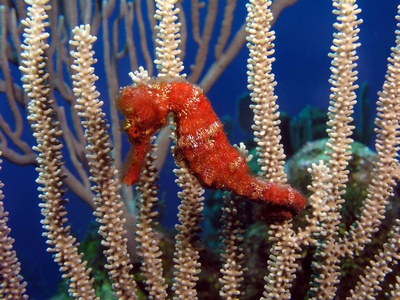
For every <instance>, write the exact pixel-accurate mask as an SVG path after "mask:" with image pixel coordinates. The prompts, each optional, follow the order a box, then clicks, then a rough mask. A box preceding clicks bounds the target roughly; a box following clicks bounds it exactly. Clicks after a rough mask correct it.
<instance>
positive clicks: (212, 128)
mask: <svg viewBox="0 0 400 300" xmlns="http://www.w3.org/2000/svg"><path fill="white" fill-rule="evenodd" d="M117 104H118V108H119V109H120V110H121V112H122V114H123V115H124V117H125V124H124V126H123V129H124V130H125V131H126V132H127V134H128V137H129V140H130V142H131V143H132V145H133V150H132V152H131V156H130V161H129V162H128V168H127V170H126V173H125V176H124V178H123V180H122V181H123V182H124V183H126V184H134V183H136V182H137V181H138V179H139V173H140V170H141V168H142V163H143V161H144V157H145V155H146V152H147V150H148V147H149V143H150V142H149V141H150V137H151V136H152V135H153V134H154V133H156V132H157V131H158V130H159V129H160V128H162V127H164V126H166V124H167V116H168V114H170V113H172V114H173V115H174V119H175V122H176V136H177V145H176V147H175V158H176V159H178V160H180V161H182V162H184V164H185V165H186V166H187V168H188V169H189V170H190V171H191V172H192V174H193V175H194V176H195V177H196V178H197V179H198V180H199V182H200V183H201V185H202V186H203V187H205V188H209V189H223V190H229V191H232V192H234V193H236V194H237V195H240V196H242V197H244V198H245V199H246V200H249V201H252V202H255V203H259V204H262V205H263V206H262V207H261V209H259V210H258V212H259V214H260V215H259V217H260V218H261V219H267V221H271V220H272V221H275V220H281V219H288V218H291V217H292V216H293V215H296V214H298V213H299V212H300V211H302V210H303V209H304V207H305V204H306V200H305V198H304V197H303V196H302V195H301V194H300V193H299V192H298V191H297V190H295V189H293V188H291V187H290V186H288V185H278V184H275V183H272V182H267V181H265V180H262V179H261V178H259V177H256V176H254V175H252V174H251V173H250V170H249V167H248V166H247V164H246V161H245V159H244V157H243V156H242V155H241V154H240V153H239V151H238V150H237V149H236V148H234V147H232V146H231V145H230V144H229V142H228V140H227V137H226V135H225V133H224V131H223V125H222V123H221V121H220V120H219V119H218V117H217V115H216V114H215V112H214V111H213V109H212V107H211V104H210V101H209V100H208V99H207V98H206V96H205V95H204V93H203V91H202V90H201V89H200V88H199V87H197V86H194V85H191V84H189V83H188V82H186V81H181V80H179V81H177V80H175V81H172V80H171V81H165V80H164V81H161V80H160V79H152V80H151V81H150V82H149V83H148V84H142V85H137V86H134V87H133V86H128V87H125V88H122V89H121V91H120V95H119V97H118V99H117Z"/></svg>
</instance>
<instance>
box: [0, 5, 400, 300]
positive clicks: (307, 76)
mask: <svg viewBox="0 0 400 300" xmlns="http://www.w3.org/2000/svg"><path fill="white" fill-rule="evenodd" d="M185 2H186V1H185ZM239 2H241V1H239ZM238 5H241V3H238ZM359 6H360V7H361V8H362V13H361V14H360V15H359V17H360V18H362V19H363V20H364V22H363V24H362V25H361V26H360V28H361V33H360V35H359V36H360V42H361V44H362V46H361V48H360V49H359V50H358V51H357V52H358V55H359V57H360V60H359V62H358V64H359V67H358V71H359V80H358V83H362V82H364V81H368V82H369V83H370V94H369V96H370V98H371V100H372V101H373V102H375V101H376V99H377V96H376V93H377V91H378V90H379V89H380V88H381V86H382V83H383V80H384V75H385V71H386V64H387V61H386V59H387V57H388V55H389V53H390V47H391V46H393V45H394V38H395V37H394V31H395V29H396V28H395V19H394V16H395V14H396V10H397V9H396V3H395V1H389V0H383V1H378V0H375V1H372V0H363V1H359ZM221 7H222V5H221ZM331 11H332V7H331V1H315V0H299V2H298V3H297V4H296V5H295V6H293V7H291V8H289V9H287V10H285V11H284V12H283V13H282V14H281V16H280V17H279V19H278V21H277V23H276V25H275V26H274V30H275V31H276V41H275V45H276V48H275V49H276V54H275V58H276V62H275V63H274V65H273V72H274V73H275V75H276V80H277V82H278V86H277V87H276V94H277V95H278V104H279V106H280V108H281V110H285V111H287V112H288V113H289V114H290V115H292V116H293V115H296V114H297V113H298V112H299V111H300V110H301V109H302V108H303V107H305V106H306V105H312V106H318V107H321V108H324V109H326V108H327V106H328V100H329V93H330V91H329V85H328V79H329V76H330V71H329V67H330V59H329V58H328V56H327V54H328V53H329V52H330V45H331V42H332V33H333V27H332V23H333V21H334V17H333V15H332V14H331ZM237 16H238V18H237V19H236V20H235V22H236V23H235V24H234V27H235V28H237V27H238V26H240V25H241V24H242V22H243V21H244V18H245V9H244V7H238V8H237ZM187 18H188V19H189V18H190V16H187ZM100 39H101V36H99V40H100ZM214 40H215V39H214ZM191 49H193V47H192V48H191V46H188V52H189V51H190V50H191ZM96 56H97V57H98V58H99V60H101V57H102V54H101V53H100V52H98V53H96ZM247 56H248V52H247V49H246V48H244V49H243V50H242V51H241V52H240V54H239V55H238V57H237V58H236V59H235V60H234V62H232V64H231V65H230V66H229V67H228V69H227V70H226V71H225V72H224V74H223V75H222V76H221V78H220V80H219V81H218V83H217V84H216V85H215V86H214V87H213V88H212V89H211V90H210V92H209V93H208V96H209V98H210V100H211V102H212V104H213V106H214V108H215V110H216V112H217V114H218V115H219V116H220V117H223V116H224V115H228V116H230V117H231V118H232V119H233V120H236V119H237V110H236V102H237V98H238V97H239V96H240V95H242V94H243V93H245V92H246V91H247V90H246V86H247V78H246V64H247V62H246V60H247ZM191 60H192V58H191V57H190V55H188V56H187V59H186V60H185V67H186V69H188V66H189V64H190V61H191ZM211 60H212V58H210V59H208V63H210V62H211ZM101 66H102V64H101V62H100V63H99V64H98V65H97V66H96V68H97V70H98V71H97V72H98V73H101V72H100V71H99V70H100V68H101ZM130 71H131V70H129V69H126V70H124V69H120V72H121V74H122V75H120V78H125V79H121V81H122V82H121V83H120V84H121V85H122V84H129V83H130V78H129V77H128V76H127V73H128V72H130ZM97 72H96V73H97ZM124 74H126V75H124ZM97 86H98V88H99V90H100V92H101V94H102V95H103V97H104V98H102V99H103V100H104V101H105V102H106V104H107V103H109V101H110V100H109V99H107V90H106V82H105V80H104V78H102V77H100V81H99V82H98V84H97ZM1 97H4V96H3V95H2V96H1ZM1 105H2V106H3V105H5V101H4V99H3V98H1ZM371 113H374V112H371ZM235 124H236V123H235ZM236 126H237V125H236ZM283 134H285V133H283ZM244 138H247V136H245V135H244V134H243V133H242V132H241V131H240V130H239V129H238V128H237V127H236V130H234V134H233V139H232V142H234V143H238V142H240V141H241V140H243V139H244ZM2 167H3V169H2V171H1V172H0V179H1V181H3V183H4V184H5V187H4V189H3V191H4V194H5V197H6V198H5V200H4V203H5V208H6V210H8V211H9V212H10V220H9V222H8V225H9V226H10V227H11V228H12V234H11V235H12V237H14V238H15V239H16V242H15V249H16V251H17V253H18V256H19V259H20V261H21V263H22V268H23V275H24V276H25V278H26V279H27V280H28V284H29V285H28V291H29V293H30V295H31V299H47V298H48V297H49V296H50V295H51V294H52V293H53V292H54V291H55V289H56V283H57V281H58V280H59V274H58V271H57V270H58V266H57V265H56V264H55V263H53V261H52V259H51V255H50V254H48V253H46V251H45V248H46V245H45V239H44V238H43V237H42V236H41V235H42V229H41V225H40V221H39V220H40V219H41V215H40V209H39V208H38V203H39V200H38V198H37V194H38V193H37V191H36V188H37V185H36V183H35V179H36V177H37V174H36V172H35V170H34V168H33V167H19V166H14V165H12V164H10V163H9V162H7V161H4V162H3V165H2ZM173 167H174V164H173V161H172V160H171V159H170V160H169V161H168V162H167V163H166V166H165V167H164V169H163V172H162V173H161V180H160V182H161V184H162V189H161V192H160V193H161V194H160V195H162V193H166V194H165V195H166V198H167V201H166V209H165V218H166V219H165V220H164V221H165V224H168V225H171V224H174V223H175V222H176V214H177V205H178V200H176V196H175V191H176V190H177V188H176V186H175V184H174V180H175V176H174V174H173V173H172V168H173ZM69 196H70V198H71V201H70V203H69V204H68V209H69V214H68V218H69V220H70V223H71V224H72V230H73V233H74V234H76V235H77V236H78V237H82V236H83V235H84V233H85V230H86V228H87V225H88V223H89V222H90V221H91V220H93V217H92V216H91V212H90V210H88V209H87V207H86V205H85V204H83V203H82V202H81V201H80V200H79V199H76V198H74V196H73V195H69Z"/></svg>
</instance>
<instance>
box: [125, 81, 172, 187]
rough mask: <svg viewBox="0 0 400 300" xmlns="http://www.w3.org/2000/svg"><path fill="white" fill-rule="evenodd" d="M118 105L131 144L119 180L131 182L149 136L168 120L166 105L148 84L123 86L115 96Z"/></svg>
mask: <svg viewBox="0 0 400 300" xmlns="http://www.w3.org/2000/svg"><path fill="white" fill-rule="evenodd" d="M117 107H118V109H119V110H120V111H121V113H122V115H123V116H124V120H123V122H122V128H121V129H122V130H123V131H125V132H126V133H127V135H128V137H129V141H130V142H131V144H132V151H131V154H130V158H129V160H128V161H127V164H126V168H125V169H126V170H125V175H124V177H123V179H122V182H124V183H126V184H128V185H131V184H134V183H136V182H137V181H138V179H139V173H140V170H141V167H142V164H143V162H144V158H145V156H146V153H147V152H148V150H149V146H150V138H151V136H152V135H154V134H155V133H156V132H157V131H158V130H159V129H161V128H162V127H164V126H165V125H166V123H167V114H168V107H167V106H166V105H165V100H164V98H163V97H162V95H161V92H160V90H159V89H157V88H156V87H152V86H149V85H137V86H127V87H124V88H122V89H121V90H120V92H119V95H118V97H117Z"/></svg>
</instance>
